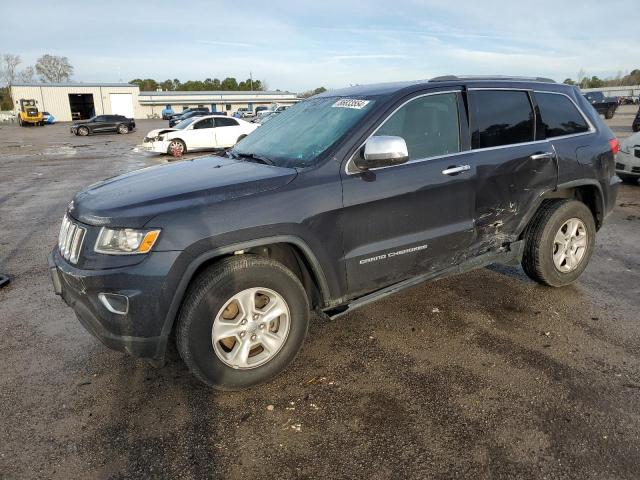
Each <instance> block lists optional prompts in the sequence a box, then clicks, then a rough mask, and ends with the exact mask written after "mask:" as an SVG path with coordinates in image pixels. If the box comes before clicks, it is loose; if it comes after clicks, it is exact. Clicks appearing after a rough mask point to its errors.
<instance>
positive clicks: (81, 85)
mask: <svg viewBox="0 0 640 480" xmlns="http://www.w3.org/2000/svg"><path fill="white" fill-rule="evenodd" d="M11 86H12V87H111V88H112V87H128V88H132V87H133V88H136V87H137V85H131V84H130V83H82V82H68V83H14V84H13V85H11Z"/></svg>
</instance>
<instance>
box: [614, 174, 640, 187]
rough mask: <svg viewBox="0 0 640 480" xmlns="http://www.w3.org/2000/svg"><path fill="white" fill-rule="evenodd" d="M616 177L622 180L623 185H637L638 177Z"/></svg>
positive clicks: (619, 175) (622, 175) (625, 175)
mask: <svg viewBox="0 0 640 480" xmlns="http://www.w3.org/2000/svg"><path fill="white" fill-rule="evenodd" d="M616 175H618V177H620V180H622V181H623V182H624V183H630V184H631V185H637V184H638V179H640V177H639V176H638V175H629V174H627V173H617V174H616Z"/></svg>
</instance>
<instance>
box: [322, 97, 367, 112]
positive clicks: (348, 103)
mask: <svg viewBox="0 0 640 480" xmlns="http://www.w3.org/2000/svg"><path fill="white" fill-rule="evenodd" d="M368 103H369V100H358V99H356V98H343V99H341V100H338V101H337V102H336V103H334V104H333V105H331V106H332V107H337V108H355V109H356V110H362V109H363V108H364V107H366V106H367V104H368Z"/></svg>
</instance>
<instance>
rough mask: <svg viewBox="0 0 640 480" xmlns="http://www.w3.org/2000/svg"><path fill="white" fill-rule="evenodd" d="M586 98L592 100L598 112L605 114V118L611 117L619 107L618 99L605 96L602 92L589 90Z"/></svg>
mask: <svg viewBox="0 0 640 480" xmlns="http://www.w3.org/2000/svg"><path fill="white" fill-rule="evenodd" d="M584 96H585V98H586V99H587V100H588V101H589V102H591V105H592V106H593V108H595V109H596V112H598V113H600V114H602V115H604V118H606V119H611V118H613V116H614V115H615V113H616V109H617V108H618V99H617V98H615V97H605V96H604V93H602V92H587V93H585V94H584Z"/></svg>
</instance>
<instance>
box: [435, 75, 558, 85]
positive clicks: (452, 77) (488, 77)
mask: <svg viewBox="0 0 640 480" xmlns="http://www.w3.org/2000/svg"><path fill="white" fill-rule="evenodd" d="M453 80H515V81H520V82H544V83H556V81H555V80H553V79H551V78H545V77H512V76H509V75H460V76H458V75H443V76H440V77H433V78H431V79H429V81H430V82H450V81H453Z"/></svg>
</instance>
